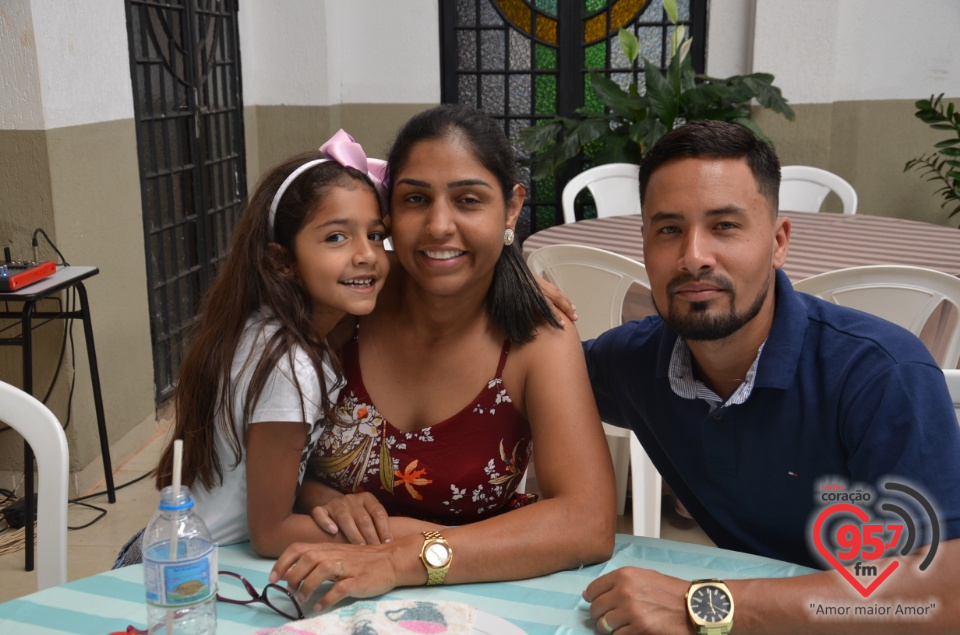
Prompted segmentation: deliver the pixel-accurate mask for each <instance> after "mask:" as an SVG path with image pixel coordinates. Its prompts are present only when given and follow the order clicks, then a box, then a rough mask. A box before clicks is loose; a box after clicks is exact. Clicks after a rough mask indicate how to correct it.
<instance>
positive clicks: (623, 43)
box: [617, 28, 640, 64]
mask: <svg viewBox="0 0 960 635" xmlns="http://www.w3.org/2000/svg"><path fill="white" fill-rule="evenodd" d="M617 37H619V38H620V48H622V49H623V54H624V56H625V57H626V58H627V60H628V61H629V62H630V63H631V64H633V63H634V62H635V61H636V60H637V57H638V56H639V55H640V42H639V41H637V36H636V35H634V34H633V33H631V32H630V31H628V30H626V29H623V28H621V29H620V31H619V32H618V33H617Z"/></svg>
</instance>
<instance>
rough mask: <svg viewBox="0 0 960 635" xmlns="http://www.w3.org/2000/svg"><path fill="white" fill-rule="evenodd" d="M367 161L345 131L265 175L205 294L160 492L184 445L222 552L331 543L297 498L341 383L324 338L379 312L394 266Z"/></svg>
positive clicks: (375, 177)
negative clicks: (349, 321) (177, 443)
mask: <svg viewBox="0 0 960 635" xmlns="http://www.w3.org/2000/svg"><path fill="white" fill-rule="evenodd" d="M373 163H374V161H373V160H371V161H369V162H368V161H367V159H366V157H365V156H364V154H363V151H362V149H361V148H360V146H359V144H356V143H354V142H353V139H352V138H351V137H350V136H349V135H347V134H346V133H345V132H343V131H342V130H341V131H340V132H338V133H337V135H335V136H334V137H333V138H332V139H331V140H330V141H328V142H327V143H326V144H324V145H323V146H322V147H321V148H320V152H319V153H317V152H313V153H309V154H304V155H300V156H297V157H294V158H291V159H289V160H287V161H285V162H284V163H282V164H281V165H279V166H278V167H276V168H274V169H273V170H271V171H270V172H269V173H268V174H267V175H266V176H265V177H264V178H263V179H262V180H261V181H260V183H259V184H258V186H257V188H256V190H255V192H254V193H253V196H252V197H251V198H250V200H249V202H248V204H247V206H246V208H245V209H244V211H243V214H242V216H241V218H240V220H239V222H238V224H237V227H236V230H235V233H234V236H233V241H232V244H231V248H230V252H229V255H228V257H227V260H226V262H225V263H224V265H223V267H222V269H221V271H220V272H219V274H218V275H217V277H216V279H215V280H214V282H213V284H212V285H211V287H210V289H209V291H208V292H207V294H206V296H205V298H204V302H203V306H202V309H201V313H200V316H199V317H198V322H197V327H196V330H195V334H194V337H193V340H192V342H191V345H190V349H189V351H188V353H187V356H186V358H185V359H184V361H183V364H182V366H181V368H180V375H179V378H178V382H177V388H176V393H175V407H176V424H175V428H174V432H173V435H172V438H171V440H170V443H169V445H168V446H167V447H166V448H165V449H164V452H163V454H162V456H161V458H160V464H159V466H158V467H157V472H156V485H157V487H158V488H162V487H164V486H166V485H169V484H170V482H171V480H172V469H173V439H183V440H184V456H183V471H182V482H183V483H184V484H185V485H188V486H190V490H191V492H192V494H193V496H194V500H195V502H196V509H197V511H198V513H199V514H200V515H201V516H202V517H203V519H204V521H205V522H206V524H207V527H208V528H209V529H210V532H211V533H212V535H213V539H214V540H215V541H217V542H219V543H220V544H232V543H237V542H242V541H245V540H250V542H251V543H252V545H253V547H254V549H255V550H256V551H257V553H259V554H260V555H263V556H276V555H278V554H279V553H280V552H281V551H283V549H284V548H285V547H286V546H287V545H289V544H290V543H291V542H293V541H295V540H306V541H322V540H331V539H332V538H331V537H330V535H329V534H328V533H325V532H323V531H322V530H321V529H320V528H319V527H318V526H317V524H316V523H315V522H314V521H313V520H312V519H311V517H310V516H307V515H301V514H296V513H294V499H295V497H296V493H297V489H298V487H299V483H300V481H301V479H302V477H303V473H304V469H305V461H306V457H307V456H308V455H309V454H310V451H311V450H312V449H313V447H314V445H315V444H316V442H317V439H318V438H319V434H320V430H321V428H322V427H323V425H322V424H323V422H324V420H325V419H326V417H327V414H328V413H329V412H330V411H331V409H332V403H333V402H334V401H335V400H336V398H337V394H338V391H339V388H340V383H341V379H340V372H339V364H338V363H337V362H336V358H335V357H334V356H333V354H332V353H331V348H330V346H329V345H328V344H327V342H326V340H325V338H326V337H327V334H328V333H329V332H330V330H331V329H332V328H333V327H334V325H336V324H337V322H339V321H340V320H341V319H342V318H343V317H344V316H345V315H346V314H348V313H350V314H354V315H365V314H368V313H370V311H372V310H373V307H374V304H375V302H376V298H377V294H378V292H379V291H380V289H381V287H382V286H383V281H384V278H385V276H386V275H387V271H388V268H389V265H388V262H387V257H386V253H385V251H384V248H383V239H384V231H385V230H384V224H383V220H382V216H381V206H380V199H379V196H378V191H377V186H378V185H379V184H380V179H381V177H382V168H380V166H379V164H378V166H377V169H375V170H373V171H371V170H370V168H369V164H373ZM374 172H376V174H375V173H374ZM125 549H126V548H125ZM137 551H138V550H137ZM133 559H136V556H134V557H133V558H131V557H128V558H126V562H125V564H129V562H130V560H133Z"/></svg>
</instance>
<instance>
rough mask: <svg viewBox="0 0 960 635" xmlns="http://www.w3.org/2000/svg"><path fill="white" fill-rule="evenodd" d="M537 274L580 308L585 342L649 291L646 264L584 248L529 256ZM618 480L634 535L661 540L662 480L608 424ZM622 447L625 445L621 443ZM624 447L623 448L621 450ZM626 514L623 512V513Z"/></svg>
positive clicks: (632, 441) (628, 436) (632, 440)
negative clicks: (639, 292)
mask: <svg viewBox="0 0 960 635" xmlns="http://www.w3.org/2000/svg"><path fill="white" fill-rule="evenodd" d="M527 264H528V265H529V266H530V269H531V270H532V271H533V272H534V273H535V274H537V275H539V276H541V277H544V278H546V279H548V280H550V281H551V282H553V283H554V284H556V285H557V286H558V287H560V289H562V290H563V292H564V293H565V294H566V295H567V297H569V298H570V300H571V301H572V302H573V303H574V304H575V305H576V307H577V315H578V316H579V319H578V320H577V332H578V333H579V334H580V338H581V339H590V338H594V337H597V336H598V335H600V334H601V333H603V332H604V331H607V330H609V329H611V328H613V327H614V326H618V325H619V324H620V323H621V322H623V302H624V298H625V297H626V295H627V293H628V292H629V291H630V288H631V287H633V286H634V285H639V286H641V287H643V288H644V289H647V290H649V289H650V281H649V279H648V278H647V270H646V268H645V267H644V266H643V264H642V263H639V262H637V261H636V260H633V259H631V258H627V257H626V256H621V255H619V254H615V253H613V252H610V251H606V250H603V249H597V248H595V247H586V246H583V245H550V246H548V247H542V248H540V249H538V250H537V251H535V252H533V253H532V254H530V256H528V257H527ZM604 431H605V433H606V435H607V442H608V444H611V445H610V451H611V458H612V459H613V463H614V471H615V472H616V477H617V499H618V502H617V505H618V508H621V507H622V505H623V500H624V498H625V496H626V489H627V474H628V472H629V474H630V475H631V483H632V491H633V534H634V535H635V536H649V537H651V538H659V537H660V501H661V487H662V480H661V478H660V474H659V473H658V472H657V469H656V468H655V467H654V466H653V463H652V462H651V461H650V458H649V457H648V456H647V455H646V453H645V452H644V450H643V447H642V446H641V445H640V442H639V441H637V438H636V436H635V435H634V434H633V432H632V431H630V430H625V429H623V428H617V427H614V426H611V425H608V424H604ZM621 444H625V447H624V445H621ZM618 448H619V449H618ZM619 513H622V512H619Z"/></svg>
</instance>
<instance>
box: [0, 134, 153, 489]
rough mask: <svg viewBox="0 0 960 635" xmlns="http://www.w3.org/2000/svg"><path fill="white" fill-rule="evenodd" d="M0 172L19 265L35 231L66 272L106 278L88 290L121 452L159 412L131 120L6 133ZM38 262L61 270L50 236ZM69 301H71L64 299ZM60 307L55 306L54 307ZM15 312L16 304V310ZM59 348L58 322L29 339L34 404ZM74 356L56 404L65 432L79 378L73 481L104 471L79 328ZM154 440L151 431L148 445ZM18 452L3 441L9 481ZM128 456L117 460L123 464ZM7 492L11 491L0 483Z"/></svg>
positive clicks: (10, 370) (110, 422)
mask: <svg viewBox="0 0 960 635" xmlns="http://www.w3.org/2000/svg"><path fill="white" fill-rule="evenodd" d="M0 174H2V176H0V200H2V202H3V205H2V206H0V227H2V228H3V235H4V236H12V237H16V240H15V241H14V247H13V251H14V255H15V257H28V256H29V255H30V253H31V251H30V248H29V239H30V236H31V235H32V233H33V230H34V228H36V227H41V228H43V229H44V230H45V231H46V232H47V234H49V236H50V238H51V239H52V240H53V242H54V243H55V244H56V245H57V247H58V248H59V250H60V252H61V253H62V254H63V255H64V257H65V258H66V259H67V261H68V262H70V263H71V264H75V265H92V266H96V267H98V268H99V270H100V273H99V274H98V275H97V276H94V277H93V278H90V279H89V280H87V281H86V283H85V287H86V289H87V294H88V299H89V302H90V310H91V319H92V322H93V326H94V341H95V344H96V354H97V357H98V361H99V369H100V380H101V386H102V392H103V398H104V411H105V416H106V421H107V428H108V433H109V437H110V440H111V442H119V441H120V440H121V439H122V437H123V436H124V435H126V434H127V433H129V432H130V431H131V430H132V429H134V428H135V427H136V426H137V424H139V423H141V422H142V421H144V420H145V419H150V418H151V417H152V416H153V414H154V411H155V408H154V403H153V366H152V355H151V348H150V327H149V321H148V312H147V303H146V297H147V295H146V270H145V265H144V251H143V225H142V220H141V219H142V213H141V209H140V184H139V175H138V172H137V155H136V139H135V132H134V125H133V121H112V122H104V123H97V124H89V125H83V126H72V127H65V128H57V129H53V130H47V131H2V132H0ZM8 230H9V233H8ZM40 255H41V258H42V259H51V260H59V257H58V256H57V255H56V253H55V252H54V251H53V249H52V248H50V247H49V246H48V245H47V244H46V242H45V241H44V240H43V238H42V237H41V239H40ZM62 297H63V300H64V301H68V298H67V297H66V295H63V296H62ZM54 306H55V305H54V303H53V302H52V301H51V302H48V303H47V307H46V308H47V309H52V308H53V307H54ZM19 307H20V305H11V308H12V309H14V310H19ZM7 323H9V322H7ZM18 330H19V329H18V328H17V329H14V331H18ZM62 338H63V322H62V321H54V322H50V323H49V324H47V325H45V326H43V327H41V328H39V329H37V330H36V331H34V333H33V341H34V344H35V350H34V355H33V358H34V363H35V366H34V373H33V374H34V391H35V392H36V393H38V394H41V395H42V392H44V391H45V390H46V387H47V386H48V385H49V383H50V381H51V380H52V378H53V376H54V372H55V368H56V364H57V358H58V355H59V351H60V345H61V341H62ZM73 346H74V349H75V351H76V362H75V364H76V377H75V378H74V376H73V375H74V373H73V369H74V367H73V362H72V358H71V354H70V348H69V344H68V348H67V353H66V358H65V361H64V365H63V369H62V370H61V372H60V377H59V379H58V383H57V386H56V389H55V391H54V393H53V395H52V398H51V399H50V400H49V401H48V405H49V406H50V408H51V410H53V412H54V414H56V415H57V416H58V418H60V420H61V421H62V422H66V421H67V418H68V414H67V413H68V398H67V397H68V393H69V385H70V382H71V380H72V379H75V382H76V385H75V388H74V393H73V401H72V405H71V407H70V411H71V412H70V415H69V418H70V424H69V427H68V428H67V436H68V440H69V443H70V457H71V460H70V465H71V471H81V470H83V468H85V467H86V466H87V465H96V466H99V464H100V448H99V435H98V432H97V426H96V416H95V410H94V405H93V395H92V387H91V382H90V373H89V365H88V358H87V350H86V345H85V340H84V335H83V328H82V325H81V324H79V323H74V326H73ZM0 353H2V357H0V362H2V365H0V379H3V380H4V381H8V382H10V383H13V384H15V385H20V386H22V373H21V349H20V348H19V347H9V348H4V349H0ZM150 433H151V432H150V431H149V430H145V431H143V432H142V435H146V434H150ZM144 438H145V437H144ZM132 445H135V443H133V444H132ZM20 447H21V442H20V439H19V437H17V436H16V435H14V434H7V435H5V436H3V437H0V461H2V469H3V471H4V472H9V471H17V470H22V460H21V454H20ZM125 458H126V457H124V456H116V455H114V461H115V462H116V461H118V460H120V461H122V460H123V459H125ZM100 478H102V470H101V469H99V468H98V469H96V470H91V471H90V476H89V479H88V480H89V482H88V483H85V484H81V489H82V488H83V486H84V485H87V486H89V485H93V484H94V483H95V482H96V481H98V480H99V479H100ZM0 484H2V485H3V486H4V487H8V486H9V485H10V484H9V483H7V482H6V479H3V478H0Z"/></svg>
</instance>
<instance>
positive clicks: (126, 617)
mask: <svg viewBox="0 0 960 635" xmlns="http://www.w3.org/2000/svg"><path fill="white" fill-rule="evenodd" d="M219 557H220V569H222V570H229V571H235V572H237V573H240V574H241V575H243V576H244V577H246V578H247V579H248V580H250V582H252V583H253V584H254V586H256V587H257V588H258V589H261V588H263V586H264V585H266V583H267V574H268V573H269V571H270V568H271V567H272V566H273V562H274V561H273V560H272V559H270V560H267V559H262V558H258V557H257V556H256V555H255V554H254V553H253V550H252V548H251V547H250V546H249V544H243V545H234V546H231V547H222V548H221V549H220V554H219ZM628 565H629V566H641V567H647V568H650V569H656V570H657V571H660V572H661V573H665V574H668V575H673V576H677V577H680V578H684V579H688V580H693V579H697V578H719V579H727V580H729V579H735V578H757V577H789V576H795V575H803V574H806V573H813V572H814V570H813V569H808V568H806V567H801V566H799V565H793V564H788V563H784V562H779V561H776V560H770V559H768V558H761V557H759V556H752V555H747V554H743V553H737V552H734V551H727V550H723V549H718V548H716V547H705V546H701V545H693V544H688V543H681V542H672V541H668V540H659V539H655V538H641V537H637V536H628V535H618V536H617V544H616V549H615V552H614V556H613V558H612V559H611V560H609V561H608V562H605V563H602V564H598V565H593V566H589V567H584V568H582V569H580V570H571V571H562V572H559V573H554V574H551V575H547V576H543V577H540V578H532V579H529V580H519V581H515V582H499V583H485V584H461V585H452V586H439V587H414V588H407V589H395V590H393V591H391V592H390V593H387V594H386V595H384V596H382V597H383V599H391V600H399V599H419V600H432V601H458V602H465V603H468V604H472V605H474V606H476V607H477V608H479V609H480V610H482V611H486V612H487V613H492V614H494V615H497V616H499V617H502V618H504V619H507V620H509V621H510V622H513V623H514V624H516V625H517V626H519V627H520V628H521V629H523V630H524V631H526V632H527V633H529V634H530V635H548V634H549V635H560V634H570V635H573V634H579V633H582V634H593V635H595V634H596V630H595V628H594V627H595V622H594V621H593V620H591V619H590V614H589V612H588V611H589V606H588V605H587V603H586V602H584V601H583V599H582V598H581V597H580V594H581V593H582V592H583V590H584V589H585V588H586V587H587V585H588V584H589V583H590V582H591V581H592V580H593V579H595V578H596V577H598V576H600V575H601V574H603V573H607V572H609V571H612V570H614V569H617V568H619V567H623V566H628ZM314 599H315V598H314ZM339 606H340V605H338V607H339ZM306 613H307V616H308V617H310V616H312V615H314V613H312V612H311V611H306ZM217 616H218V622H217V633H218V635H234V634H237V635H239V634H248V633H252V632H253V631H254V630H256V629H260V628H269V627H276V626H280V625H281V624H283V623H284V621H285V620H284V619H283V618H282V617H280V616H278V615H277V614H276V613H274V612H273V611H271V610H270V609H269V608H267V607H266V606H264V605H262V604H257V605H253V606H237V605H232V604H225V603H223V602H220V603H219V604H218V606H217ZM145 622H146V606H145V604H144V592H143V568H142V566H140V565H135V566H131V567H125V568H123V569H118V570H115V571H108V572H106V573H101V574H98V575H95V576H91V577H89V578H84V579H82V580H76V581H74V582H68V583H67V584H64V585H62V586H58V587H54V588H51V589H47V590H45V591H41V592H39V593H34V594H32V595H27V596H25V597H22V598H19V599H16V600H11V601H10V602H6V603H4V604H0V633H17V634H18V635H19V634H31V633H35V634H43V635H61V634H62V635H66V634H67V633H74V634H79V635H105V634H106V633H109V632H111V631H116V630H123V629H124V628H126V626H127V624H133V625H135V626H138V627H139V628H144V624H145Z"/></svg>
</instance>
